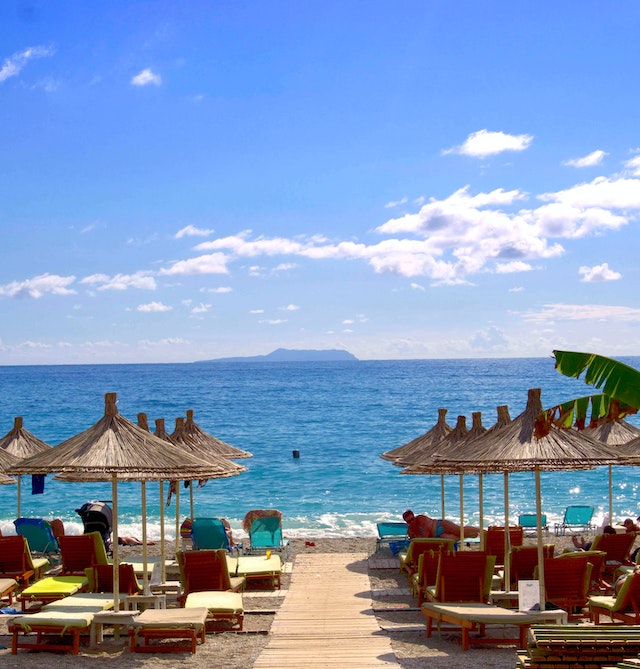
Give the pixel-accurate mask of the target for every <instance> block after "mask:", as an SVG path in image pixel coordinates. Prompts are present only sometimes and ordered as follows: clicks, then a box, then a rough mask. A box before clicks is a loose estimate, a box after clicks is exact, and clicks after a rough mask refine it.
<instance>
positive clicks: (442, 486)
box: [440, 474, 445, 518]
mask: <svg viewBox="0 0 640 669" xmlns="http://www.w3.org/2000/svg"><path fill="white" fill-rule="evenodd" d="M440 498H441V500H442V511H441V512H440V518H444V517H445V514H444V474H440Z"/></svg>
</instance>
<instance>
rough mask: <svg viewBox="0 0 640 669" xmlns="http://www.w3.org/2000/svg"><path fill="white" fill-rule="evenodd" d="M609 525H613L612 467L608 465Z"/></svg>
mask: <svg viewBox="0 0 640 669" xmlns="http://www.w3.org/2000/svg"><path fill="white" fill-rule="evenodd" d="M609 525H613V465H609Z"/></svg>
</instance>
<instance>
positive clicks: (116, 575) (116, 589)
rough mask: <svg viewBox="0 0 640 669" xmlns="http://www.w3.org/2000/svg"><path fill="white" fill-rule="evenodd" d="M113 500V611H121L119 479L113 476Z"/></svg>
mask: <svg viewBox="0 0 640 669" xmlns="http://www.w3.org/2000/svg"><path fill="white" fill-rule="evenodd" d="M111 499H112V500H113V521H112V523H113V528H112V530H113V534H112V540H111V552H112V555H113V610H114V611H119V610H120V570H119V568H118V478H117V474H115V473H114V474H112V475H111Z"/></svg>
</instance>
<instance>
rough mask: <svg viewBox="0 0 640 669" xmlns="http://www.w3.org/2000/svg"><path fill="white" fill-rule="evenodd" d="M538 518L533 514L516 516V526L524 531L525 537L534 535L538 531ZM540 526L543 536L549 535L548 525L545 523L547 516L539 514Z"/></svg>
mask: <svg viewBox="0 0 640 669" xmlns="http://www.w3.org/2000/svg"><path fill="white" fill-rule="evenodd" d="M537 521H538V516H537V515H536V514H535V513H521V514H520V515H519V516H518V525H520V527H522V529H523V530H524V533H525V536H530V535H535V534H536V533H537V531H538V522H537ZM540 524H541V525H542V531H543V532H544V533H545V534H548V533H549V525H548V523H547V514H546V513H541V514H540Z"/></svg>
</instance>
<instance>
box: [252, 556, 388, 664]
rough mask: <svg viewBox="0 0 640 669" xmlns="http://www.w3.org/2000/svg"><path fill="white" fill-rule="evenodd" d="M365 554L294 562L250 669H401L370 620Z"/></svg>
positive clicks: (306, 557) (382, 634)
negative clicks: (365, 595) (282, 597)
mask: <svg viewBox="0 0 640 669" xmlns="http://www.w3.org/2000/svg"><path fill="white" fill-rule="evenodd" d="M367 559H368V556H367V555H366V554H364V553H363V554H356V555H354V554H353V553H327V554H321V553H309V554H304V555H299V556H296V559H295V562H294V565H293V569H292V573H291V584H290V586H289V591H288V593H287V595H286V597H285V600H284V602H283V603H282V606H281V607H280V609H279V610H278V611H277V613H276V615H275V619H274V621H273V624H272V626H271V631H270V639H269V643H268V644H267V646H266V647H265V648H264V650H263V651H262V653H261V654H260V656H259V657H258V659H257V660H256V662H255V663H254V665H253V667H254V669H288V668H289V667H295V668H296V669H299V668H300V667H301V666H304V667H305V669H377V668H378V667H387V668H391V667H399V666H400V665H399V664H398V662H397V661H396V658H395V655H394V654H393V651H392V650H391V644H390V641H389V638H388V637H387V636H386V634H385V633H384V632H382V631H381V630H380V628H379V626H378V623H377V621H376V617H375V616H374V615H373V610H372V603H371V599H370V598H369V599H367V598H363V596H362V594H363V592H370V586H369V576H368V571H367Z"/></svg>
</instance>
